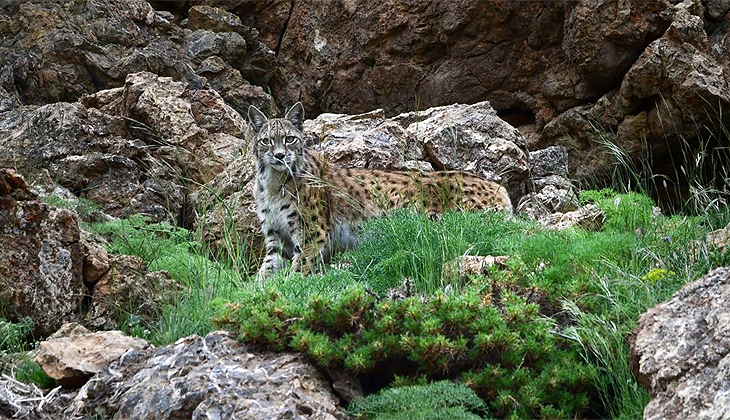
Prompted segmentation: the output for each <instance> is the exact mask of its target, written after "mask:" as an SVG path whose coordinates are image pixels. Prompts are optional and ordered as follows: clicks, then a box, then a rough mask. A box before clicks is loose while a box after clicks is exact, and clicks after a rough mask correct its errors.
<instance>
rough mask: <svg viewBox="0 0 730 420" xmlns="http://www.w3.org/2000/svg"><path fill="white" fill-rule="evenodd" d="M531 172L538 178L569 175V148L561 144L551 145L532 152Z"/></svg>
mask: <svg viewBox="0 0 730 420" xmlns="http://www.w3.org/2000/svg"><path fill="white" fill-rule="evenodd" d="M530 172H531V175H532V176H533V177H537V178H543V177H547V176H550V175H558V176H562V177H567V176H568V150H566V149H565V148H564V147H560V146H550V147H546V148H544V149H540V150H535V151H534V152H530Z"/></svg>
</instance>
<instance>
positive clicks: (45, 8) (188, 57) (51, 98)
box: [0, 0, 276, 112]
mask: <svg viewBox="0 0 730 420" xmlns="http://www.w3.org/2000/svg"><path fill="white" fill-rule="evenodd" d="M11 3H13V4H12V5H10V6H9V7H8V8H7V10H6V12H7V13H2V14H0V15H1V16H2V17H0V27H2V28H3V29H2V35H3V36H2V42H0V69H3V70H4V71H5V72H7V74H8V77H7V79H8V80H9V82H8V83H2V82H0V85H3V86H5V90H6V92H5V93H9V91H8V89H10V90H17V94H18V98H19V100H20V101H21V102H22V103H24V104H38V105H40V104H45V103H51V102H58V101H66V102H74V101H76V100H78V99H79V98H80V97H81V96H82V95H84V94H90V93H94V92H97V91H99V90H102V89H109V88H115V87H119V86H122V85H123V84H124V81H125V79H126V77H127V75H129V74H131V73H137V72H142V71H148V72H152V73H155V74H158V75H160V76H169V77H172V78H173V79H174V80H176V81H182V82H185V83H190V84H192V85H194V86H197V87H206V86H211V87H213V88H215V89H221V90H220V92H221V94H223V92H224V91H225V90H224V89H226V90H228V89H227V88H228V87H229V86H230V83H232V82H234V81H235V82H238V85H241V84H244V83H245V84H248V82H245V81H244V78H245V79H247V80H249V81H251V82H253V83H257V84H261V85H265V84H266V83H267V81H268V80H269V78H270V77H271V75H272V74H273V71H274V69H275V65H276V58H275V56H274V53H273V52H272V51H271V50H270V49H269V48H268V47H266V45H265V44H263V43H262V42H260V41H259V39H258V32H257V31H256V30H255V29H251V28H248V27H246V26H244V25H242V24H241V22H240V19H239V18H238V17H236V16H234V15H232V14H230V13H228V12H226V11H225V10H220V9H217V8H212V7H207V6H195V7H193V8H191V9H190V11H189V15H190V19H188V23H189V26H190V28H183V27H181V26H179V25H178V24H177V23H176V20H175V16H174V15H172V14H171V13H169V12H158V11H155V10H153V9H152V7H151V6H150V4H149V3H147V2H146V1H143V0H129V1H117V0H95V1H93V2H91V3H89V2H87V1H78V0H74V1H71V2H67V1H62V0H48V1H46V0H31V1H23V2H11ZM212 56H215V57H218V58H219V59H221V60H223V61H224V62H225V63H226V66H224V67H222V68H220V69H219V70H218V71H217V72H215V73H210V74H204V73H205V69H204V67H205V66H203V65H202V62H203V61H204V60H205V59H206V58H209V57H212ZM0 73H1V72H0ZM208 76H212V77H208ZM0 79H2V77H0ZM250 93H252V92H251V91H247V90H246V89H236V90H234V89H230V90H228V91H226V95H227V96H228V98H227V99H230V101H231V104H232V105H234V106H236V107H237V108H238V109H239V111H245V108H247V107H248V105H249V104H250V103H252V101H251V98H252V97H251V96H248V94H250ZM256 94H257V95H258V96H261V97H266V96H267V95H265V94H264V92H263V91H262V90H260V89H259V91H258V92H256ZM5 96H6V95H4V94H3V92H2V91H0V109H3V108H8V107H9V106H10V105H12V97H11V98H10V99H6V98H5ZM254 101H256V100H255V99H254ZM259 105H260V104H259ZM0 112H1V111H0Z"/></svg>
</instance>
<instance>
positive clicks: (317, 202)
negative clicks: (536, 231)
mask: <svg viewBox="0 0 730 420" xmlns="http://www.w3.org/2000/svg"><path fill="white" fill-rule="evenodd" d="M303 114H304V110H303V108H302V105H301V104H300V103H297V104H296V105H294V106H293V107H292V108H291V109H290V110H289V111H288V112H287V114H286V116H285V117H284V118H274V119H267V117H266V116H265V115H264V114H263V113H262V112H261V111H259V110H258V109H257V108H256V107H253V106H251V107H250V108H249V119H250V120H251V123H252V124H253V126H254V128H255V131H256V135H255V137H254V139H253V142H252V145H251V147H252V149H253V150H252V154H253V156H254V161H255V166H256V181H255V185H254V191H253V193H254V197H255V199H256V206H257V212H258V217H259V220H260V221H261V230H262V233H263V234H264V237H265V239H264V246H265V251H266V256H265V257H264V261H263V264H262V265H261V268H260V270H259V280H262V279H263V278H265V277H266V275H268V274H269V273H271V272H274V271H277V270H279V269H281V268H282V267H283V266H284V261H285V259H286V260H291V263H292V269H293V270H295V271H301V272H304V273H308V272H310V271H311V270H312V269H314V268H316V267H317V266H319V265H320V264H322V263H323V262H325V261H327V260H328V259H329V257H330V256H331V254H332V253H333V252H335V251H338V250H342V249H347V248H350V247H352V246H353V245H354V244H355V243H356V235H355V233H356V232H355V230H356V228H357V225H358V224H359V223H360V222H362V221H363V220H366V219H368V218H370V217H373V216H376V215H379V214H382V213H383V212H384V211H386V210H388V209H392V208H395V207H413V208H416V209H419V210H422V211H426V212H429V213H441V212H443V211H445V210H448V209H459V210H475V209H498V210H502V209H504V210H507V211H510V212H511V211H512V204H511V202H510V199H509V196H508V195H507V192H506V190H505V189H504V188H503V187H501V186H499V185H498V184H495V183H494V182H491V181H487V180H485V179H482V178H479V177H477V176H474V175H470V174H467V173H463V172H458V171H446V172H408V171H382V170H370V169H344V168H338V167H336V166H334V165H330V164H328V163H327V161H326V160H325V159H324V158H323V156H322V155H321V154H320V153H318V152H316V151H314V150H310V149H307V148H305V145H304V138H303V135H302V132H301V129H302V120H303Z"/></svg>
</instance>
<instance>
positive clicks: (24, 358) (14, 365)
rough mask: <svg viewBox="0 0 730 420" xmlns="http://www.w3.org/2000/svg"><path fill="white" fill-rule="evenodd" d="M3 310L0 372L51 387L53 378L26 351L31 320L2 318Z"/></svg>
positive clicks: (0, 312) (43, 386)
mask: <svg viewBox="0 0 730 420" xmlns="http://www.w3.org/2000/svg"><path fill="white" fill-rule="evenodd" d="M4 312H5V310H1V311H0V374H3V373H4V374H10V375H14V377H15V378H16V379H17V380H19V381H23V382H26V383H33V384H36V385H37V386H39V387H41V388H50V387H52V386H53V384H54V383H53V379H51V378H50V377H49V376H48V375H46V374H45V372H43V370H42V369H41V368H40V366H39V365H38V363H36V362H35V361H34V360H33V359H31V358H30V356H29V355H28V354H27V353H26V351H27V350H29V349H30V348H31V345H30V344H29V343H28V337H29V336H30V335H31V333H32V331H33V321H32V320H31V319H30V318H24V319H22V320H20V321H19V322H10V321H7V320H6V319H5V318H4V317H5V315H4Z"/></svg>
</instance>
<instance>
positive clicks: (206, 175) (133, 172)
mask: <svg viewBox="0 0 730 420" xmlns="http://www.w3.org/2000/svg"><path fill="white" fill-rule="evenodd" d="M3 118H4V119H3ZM247 132H248V125H247V124H246V122H245V121H244V120H243V118H242V117H241V116H240V115H239V114H238V113H237V112H236V111H234V110H233V109H232V108H230V107H229V106H227V105H226V104H225V103H224V101H223V99H222V98H221V97H220V96H219V95H218V94H217V93H216V92H215V91H213V90H209V89H191V88H190V87H189V86H186V85H185V84H184V83H180V82H175V81H173V80H172V79H170V78H167V77H159V76H156V75H153V74H151V73H136V74H132V75H129V77H127V79H126V82H125V85H124V87H122V88H117V89H110V90H104V91H100V92H98V93H95V94H93V95H89V96H85V97H83V98H82V99H81V100H80V101H79V102H75V103H65V102H58V103H54V104H50V105H44V106H41V107H22V108H19V109H17V110H14V111H9V112H6V113H4V114H2V115H0V139H2V141H3V142H4V145H5V147H3V148H2V149H0V166H15V167H17V168H18V169H19V170H20V171H22V172H24V173H26V174H33V173H35V172H37V171H38V170H39V168H47V169H48V170H49V172H50V177H51V178H52V179H54V180H56V182H58V183H59V184H60V185H61V186H62V187H65V188H67V189H68V190H70V191H71V192H73V193H75V194H76V195H77V196H79V197H83V198H86V199H88V200H91V201H93V202H94V203H96V204H98V205H99V206H100V208H101V210H102V211H103V212H105V213H108V214H109V215H112V216H115V217H119V216H127V215H131V214H136V213H143V214H146V215H148V216H150V217H151V218H152V219H154V220H164V219H176V218H178V217H179V216H180V215H181V213H182V212H183V210H184V206H183V204H184V199H185V195H186V193H187V190H188V189H195V188H196V183H205V182H207V181H209V180H210V179H211V178H213V177H214V176H215V175H216V174H218V173H219V172H221V171H222V170H223V168H224V167H225V166H226V165H227V164H228V163H230V162H231V161H232V160H233V159H234V157H235V156H234V154H235V153H240V152H239V150H240V149H242V148H245V140H244V139H245V138H246V136H247ZM186 179H189V180H190V181H189V182H188V181H186Z"/></svg>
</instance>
